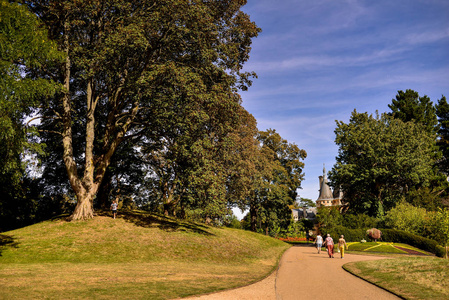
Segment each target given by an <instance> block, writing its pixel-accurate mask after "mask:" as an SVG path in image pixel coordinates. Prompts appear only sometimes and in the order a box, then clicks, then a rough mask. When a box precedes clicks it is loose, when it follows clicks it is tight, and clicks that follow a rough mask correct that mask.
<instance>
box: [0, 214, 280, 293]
mask: <svg viewBox="0 0 449 300" xmlns="http://www.w3.org/2000/svg"><path fill="white" fill-rule="evenodd" d="M3 235H4V237H5V238H7V239H8V238H9V243H8V244H7V245H6V246H3V247H2V248H1V250H0V299H34V298H59V299H61V298H64V299H68V298H70V299H76V298H79V299H81V298H82V299H85V298H96V299H109V298H121V299H173V298H178V297H185V296H188V295H193V294H202V293H209V292H213V291H217V290H221V289H227V288H231V287H236V286H241V285H245V284H249V283H252V282H254V281H257V280H260V279H262V278H264V277H265V276H267V275H268V274H270V272H271V271H273V270H274V268H275V266H276V264H277V260H278V259H279V258H280V256H281V254H282V253H283V252H284V251H285V250H286V249H287V248H288V245H287V244H285V243H283V242H280V241H278V240H275V239H273V238H269V237H265V236H263V235H259V234H254V233H252V232H247V231H243V230H235V229H229V228H215V227H209V226H204V225H201V224H195V223H189V222H180V221H178V220H176V219H171V218H165V217H161V216H156V215H151V214H148V213H144V212H131V213H126V214H123V215H122V216H121V217H120V218H118V219H115V220H114V219H112V218H110V217H108V216H98V217H96V218H94V219H93V220H89V221H86V222H66V221H64V220H62V219H57V220H53V221H46V222H42V223H39V224H35V225H32V226H28V227H25V228H21V229H17V230H14V231H10V232H5V233H3ZM7 239H4V240H7Z"/></svg>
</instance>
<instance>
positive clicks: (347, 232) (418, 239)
mask: <svg viewBox="0 0 449 300" xmlns="http://www.w3.org/2000/svg"><path fill="white" fill-rule="evenodd" d="M321 230H322V233H323V237H324V238H325V237H326V235H327V234H330V235H331V237H332V238H333V239H334V241H335V243H336V242H337V241H338V239H339V238H340V236H341V235H342V234H343V235H344V236H345V240H346V242H360V241H361V240H364V239H368V235H367V234H366V231H367V230H368V229H349V228H346V227H343V226H336V227H335V228H333V229H330V230H328V231H326V230H325V229H323V228H322V229H321ZM380 231H381V232H382V236H381V238H380V240H381V241H383V242H392V243H404V244H408V245H410V246H413V247H416V248H418V249H421V250H424V251H428V252H430V253H433V254H435V255H436V256H438V257H444V255H445V253H446V250H445V248H444V247H442V246H440V245H439V244H438V243H437V242H436V241H434V240H431V239H428V238H425V237H422V236H418V235H414V234H411V233H408V232H405V231H402V230H395V229H380Z"/></svg>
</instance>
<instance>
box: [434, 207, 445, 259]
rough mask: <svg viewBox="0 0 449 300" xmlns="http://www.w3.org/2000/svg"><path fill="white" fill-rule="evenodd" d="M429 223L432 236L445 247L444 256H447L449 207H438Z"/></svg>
mask: <svg viewBox="0 0 449 300" xmlns="http://www.w3.org/2000/svg"><path fill="white" fill-rule="evenodd" d="M430 223H431V229H432V230H431V232H432V233H431V235H432V238H433V239H434V240H436V241H438V242H439V243H441V244H442V245H444V246H445V247H446V258H448V246H449V209H448V208H445V209H441V208H439V209H438V211H437V212H435V213H433V215H432V219H431V221H430Z"/></svg>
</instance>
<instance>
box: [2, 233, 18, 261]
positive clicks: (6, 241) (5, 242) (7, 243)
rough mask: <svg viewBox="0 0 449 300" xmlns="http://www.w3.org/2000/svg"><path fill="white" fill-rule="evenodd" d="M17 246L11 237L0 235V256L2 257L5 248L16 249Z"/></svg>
mask: <svg viewBox="0 0 449 300" xmlns="http://www.w3.org/2000/svg"><path fill="white" fill-rule="evenodd" d="M18 246H19V243H17V242H15V241H14V238H13V237H12V236H9V235H5V234H0V256H2V252H3V249H4V248H5V247H15V248H17V247H18Z"/></svg>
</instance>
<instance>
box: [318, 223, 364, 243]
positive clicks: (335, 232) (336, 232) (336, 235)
mask: <svg viewBox="0 0 449 300" xmlns="http://www.w3.org/2000/svg"><path fill="white" fill-rule="evenodd" d="M327 234H330V235H331V237H332V238H333V239H334V242H335V243H336V242H337V241H338V240H339V239H340V236H341V235H342V234H343V235H344V236H345V240H346V242H360V240H363V239H364V238H366V230H364V229H349V228H346V227H343V226H336V227H334V228H332V229H330V230H328V231H327V232H323V237H324V238H326V235H327Z"/></svg>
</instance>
